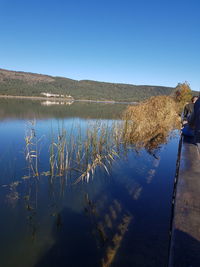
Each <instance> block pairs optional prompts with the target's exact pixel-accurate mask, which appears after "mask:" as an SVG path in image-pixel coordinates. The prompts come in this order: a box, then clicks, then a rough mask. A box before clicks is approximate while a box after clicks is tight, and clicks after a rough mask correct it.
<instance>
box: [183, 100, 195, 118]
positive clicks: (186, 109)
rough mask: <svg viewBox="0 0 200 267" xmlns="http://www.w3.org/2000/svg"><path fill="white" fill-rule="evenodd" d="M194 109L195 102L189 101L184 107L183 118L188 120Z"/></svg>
mask: <svg viewBox="0 0 200 267" xmlns="http://www.w3.org/2000/svg"><path fill="white" fill-rule="evenodd" d="M193 110H194V103H189V104H187V105H186V106H185V107H184V111H183V120H184V121H187V120H188V117H189V116H190V115H191V114H192V112H193Z"/></svg>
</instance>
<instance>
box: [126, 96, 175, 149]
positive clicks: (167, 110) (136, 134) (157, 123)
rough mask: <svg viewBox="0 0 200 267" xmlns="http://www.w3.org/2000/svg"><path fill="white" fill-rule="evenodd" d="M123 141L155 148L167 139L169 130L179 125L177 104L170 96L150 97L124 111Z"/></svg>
mask: <svg viewBox="0 0 200 267" xmlns="http://www.w3.org/2000/svg"><path fill="white" fill-rule="evenodd" d="M123 118H124V120H125V122H124V133H123V137H124V142H125V143H126V142H128V143H132V144H136V145H137V146H144V147H146V148H148V149H153V148H155V147H156V146H157V145H158V144H161V143H165V142H166V141H167V137H168V134H169V132H170V131H171V130H173V129H175V128H179V127H180V117H179V115H178V108H177V104H176V102H175V101H174V99H173V98H172V97H170V96H156V97H152V98H150V99H148V100H146V101H144V102H142V103H141V104H139V105H135V106H129V107H128V108H127V110H126V111H125V112H124V115H123Z"/></svg>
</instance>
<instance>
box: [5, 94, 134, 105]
mask: <svg viewBox="0 0 200 267" xmlns="http://www.w3.org/2000/svg"><path fill="white" fill-rule="evenodd" d="M0 98H11V99H27V100H48V101H64V102H89V103H106V104H129V105H135V104H138V102H126V101H121V102H119V101H113V100H92V99H74V98H58V97H43V96H14V95H0Z"/></svg>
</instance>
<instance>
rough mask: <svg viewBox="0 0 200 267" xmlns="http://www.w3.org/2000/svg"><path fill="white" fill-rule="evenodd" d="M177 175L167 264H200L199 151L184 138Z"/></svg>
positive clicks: (176, 266) (175, 266)
mask: <svg viewBox="0 0 200 267" xmlns="http://www.w3.org/2000/svg"><path fill="white" fill-rule="evenodd" d="M177 178H178V179H177V185H176V188H175V205H174V216H173V222H172V236H171V245H170V256H169V267H200V151H199V150H198V148H197V146H196V145H195V144H192V142H189V141H187V140H185V141H184V140H183V141H182V144H181V152H180V165H179V170H178V175H177Z"/></svg>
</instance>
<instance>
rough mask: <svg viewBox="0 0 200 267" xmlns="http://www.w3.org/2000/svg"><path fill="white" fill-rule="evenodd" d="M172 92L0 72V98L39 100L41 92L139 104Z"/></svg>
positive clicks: (32, 74)
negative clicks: (37, 98)
mask: <svg viewBox="0 0 200 267" xmlns="http://www.w3.org/2000/svg"><path fill="white" fill-rule="evenodd" d="M174 90H175V88H172V87H164V86H149V85H131V84H119V83H106V82H96V81H89V80H81V81H77V80H72V79H68V78H63V77H53V76H49V75H41V74H34V73H27V72H16V71H8V70H4V69H0V94H1V95H19V96H22V95H23V96H40V94H41V92H50V93H55V94H67V95H71V96H72V97H73V98H74V99H91V100H114V101H141V100H144V99H146V98H149V97H151V96H156V95H169V94H171V93H172V92H173V91H174Z"/></svg>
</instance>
